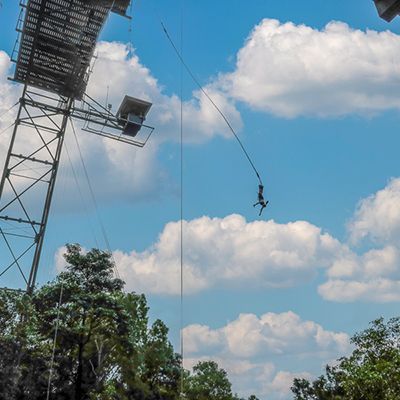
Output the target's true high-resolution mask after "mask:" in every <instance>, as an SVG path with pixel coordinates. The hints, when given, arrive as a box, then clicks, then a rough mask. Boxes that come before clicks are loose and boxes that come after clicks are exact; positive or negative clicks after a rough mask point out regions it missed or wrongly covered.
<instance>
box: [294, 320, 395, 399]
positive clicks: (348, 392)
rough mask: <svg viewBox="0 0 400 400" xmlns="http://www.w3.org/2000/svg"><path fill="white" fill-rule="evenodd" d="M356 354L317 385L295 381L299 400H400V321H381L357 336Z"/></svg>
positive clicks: (295, 395)
mask: <svg viewBox="0 0 400 400" xmlns="http://www.w3.org/2000/svg"><path fill="white" fill-rule="evenodd" d="M352 343H353V345H354V351H353V352H352V354H351V355H350V356H348V357H343V358H341V359H340V360H338V364H337V365H335V366H327V367H326V374H325V375H323V376H320V377H319V378H318V379H316V380H315V381H313V382H310V381H308V380H306V379H295V380H294V384H293V387H292V392H293V393H294V398H295V399H296V400H342V399H345V400H377V399H379V400H395V399H400V318H392V319H390V320H389V321H388V322H387V323H385V321H384V320H383V318H380V319H377V320H375V321H373V322H372V323H371V324H370V327H369V328H368V329H366V330H364V331H363V332H361V333H358V334H356V335H354V336H353V338H352Z"/></svg>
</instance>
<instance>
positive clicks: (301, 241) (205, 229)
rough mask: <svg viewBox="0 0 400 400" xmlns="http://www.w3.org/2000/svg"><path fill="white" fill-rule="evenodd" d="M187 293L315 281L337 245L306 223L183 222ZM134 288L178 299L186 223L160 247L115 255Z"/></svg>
mask: <svg viewBox="0 0 400 400" xmlns="http://www.w3.org/2000/svg"><path fill="white" fill-rule="evenodd" d="M183 230H184V231H183V235H184V240H185V250H184V275H185V290H186V293H188V294H190V293H196V292H199V291H201V290H205V289H208V288H212V287H214V286H216V285H217V284H219V285H227V286H237V285H239V284H240V285H244V284H245V283H249V284H251V285H252V286H258V287H270V288H271V287H289V286H293V285H296V284H298V283H299V282H302V281H308V280H309V279H311V278H313V277H314V276H315V274H316V272H317V270H318V268H322V267H327V266H328V265H329V264H330V262H331V260H332V258H333V257H334V256H336V255H337V254H340V253H342V252H346V247H345V246H342V245H341V244H340V243H339V242H338V241H337V240H336V239H334V238H333V237H332V236H330V235H329V234H327V233H323V232H322V231H321V229H320V228H318V227H316V226H314V225H312V224H310V223H308V222H304V221H297V222H293V223H288V224H278V223H276V222H274V221H255V222H246V220H245V219H244V218H243V217H242V216H240V215H230V216H227V217H225V218H209V217H201V218H197V219H194V220H192V221H184V222H183ZM114 257H115V260H116V262H117V264H118V268H119V270H120V272H121V274H122V276H123V278H124V279H125V280H126V281H127V284H128V287H129V288H132V289H135V290H138V291H145V292H147V293H158V294H178V293H179V290H180V286H179V274H180V222H171V223H168V224H167V225H166V226H165V227H164V230H163V232H162V233H161V234H160V236H159V239H158V241H157V242H156V243H155V244H154V245H153V246H151V247H150V248H148V249H147V250H145V251H143V252H136V251H132V252H131V253H123V252H121V251H116V252H115V253H114Z"/></svg>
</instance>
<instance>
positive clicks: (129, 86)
mask: <svg viewBox="0 0 400 400" xmlns="http://www.w3.org/2000/svg"><path fill="white" fill-rule="evenodd" d="M110 71H111V72H110ZM105 77H106V78H105ZM107 87H108V89H109V101H110V102H111V103H112V104H113V105H114V107H118V105H119V103H120V102H121V99H122V96H123V95H124V94H129V95H131V96H133V97H137V98H140V99H144V100H147V101H150V102H151V103H153V107H152V110H151V111H150V113H149V120H148V123H149V124H151V125H153V126H156V127H157V132H156V133H155V139H154V140H157V141H160V142H163V141H167V140H174V141H178V140H179V139H180V135H179V121H180V99H179V98H178V96H176V95H172V96H168V95H166V94H164V93H163V88H162V86H161V85H160V84H159V82H158V81H157V79H156V78H155V77H154V76H152V74H151V71H150V70H149V69H148V68H147V67H145V66H144V65H143V64H141V62H140V60H139V57H138V56H137V54H135V53H132V54H130V53H129V48H128V46H127V45H125V44H122V43H116V42H100V43H99V45H98V46H97V60H96V64H95V68H94V73H93V75H92V77H91V79H90V81H89V86H88V92H89V93H90V94H91V95H92V97H93V96H94V97H95V98H104V95H105V93H106V92H107ZM205 89H206V90H207V93H208V94H209V95H211V96H212V97H213V99H214V100H215V102H216V103H217V104H218V106H219V107H220V108H221V109H222V110H223V112H224V113H225V114H226V115H227V117H228V119H229V120H230V121H231V122H232V124H233V125H234V126H235V128H236V129H237V130H240V128H241V127H242V121H241V117H240V114H239V112H238V111H237V110H236V108H235V106H234V104H233V103H232V101H230V100H229V98H227V97H226V96H224V94H223V93H222V92H221V91H219V90H217V88H215V87H214V85H213V84H210V85H208V86H206V87H205ZM183 118H184V120H185V121H188V122H189V121H190V123H187V124H186V126H185V140H186V141H187V142H191V143H202V142H204V141H206V140H208V139H210V138H212V137H214V136H223V137H231V134H230V132H229V130H228V129H227V127H226V124H225V122H224V121H223V120H222V118H221V116H220V115H219V114H218V113H217V112H216V111H215V109H214V107H213V106H212V105H211V104H210V102H209V100H208V99H206V98H205V96H204V94H202V93H201V92H199V91H194V92H193V97H192V98H191V99H190V100H187V101H184V103H183Z"/></svg>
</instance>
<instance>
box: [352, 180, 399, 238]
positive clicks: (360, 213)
mask: <svg viewBox="0 0 400 400" xmlns="http://www.w3.org/2000/svg"><path fill="white" fill-rule="evenodd" d="M349 231H350V238H351V240H352V242H353V243H358V242H360V241H361V240H362V239H365V238H369V239H372V240H373V241H375V242H377V243H397V242H398V240H399V239H400V178H396V179H392V180H391V181H390V182H389V183H388V185H387V186H386V187H385V188H384V189H382V190H379V191H378V192H377V193H375V194H373V195H371V196H369V197H367V198H366V199H364V200H362V201H361V202H360V204H359V205H358V207H357V210H356V212H355V215H354V218H353V220H352V221H351V222H350V224H349Z"/></svg>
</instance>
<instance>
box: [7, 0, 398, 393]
mask: <svg viewBox="0 0 400 400" xmlns="http://www.w3.org/2000/svg"><path fill="white" fill-rule="evenodd" d="M349 3H350V4H349ZM18 12H19V10H18V6H17V2H14V1H11V0H5V1H4V2H3V8H2V9H1V11H0V26H1V35H0V50H2V52H1V53H0V55H1V58H0V73H1V76H0V88H1V90H2V91H1V93H0V112H1V111H2V110H3V109H6V106H5V105H6V104H11V103H12V101H11V100H13V99H14V101H15V99H16V98H18V94H19V93H20V90H21V88H20V87H18V86H16V85H13V84H11V83H9V82H7V81H6V80H5V77H6V76H8V75H11V73H12V69H11V68H12V67H11V66H10V65H9V62H8V58H7V55H6V54H8V55H10V53H11V50H12V48H13V45H14V40H15V37H16V33H15V31H14V28H15V21H16V19H17V15H18ZM182 12H183V54H184V57H185V60H186V62H187V63H188V64H189V65H190V66H191V68H192V70H193V72H194V74H195V75H196V77H198V79H199V81H200V82H201V84H202V85H204V87H205V88H206V90H207V91H208V92H209V93H210V94H211V95H212V96H213V97H214V98H215V99H216V101H217V102H218V104H219V105H221V107H222V108H223V109H224V111H225V112H226V114H227V115H228V117H229V118H230V119H231V120H232V123H233V124H234V126H235V127H236V128H237V129H238V131H239V132H240V136H241V138H242V140H243V142H244V144H245V146H246V148H247V149H248V151H249V153H250V154H251V155H252V157H253V159H254V162H255V164H256V165H257V167H258V169H259V171H260V173H261V175H262V177H263V181H264V183H265V186H266V193H267V197H268V199H269V200H270V206H269V208H268V209H267V210H266V211H265V212H264V214H263V216H262V218H258V213H257V211H256V210H255V209H254V208H253V207H252V204H253V203H254V202H255V198H256V195H257V184H258V182H257V179H256V178H255V176H254V174H253V172H252V170H251V168H250V167H249V165H248V163H247V161H246V159H245V158H244V156H243V154H242V153H241V151H240V149H239V147H238V145H237V143H236V142H235V141H234V140H233V139H232V137H231V135H230V133H229V131H228V130H227V128H226V126H225V125H224V123H223V122H222V121H221V120H220V117H219V116H218V114H217V113H215V111H214V110H213V109H212V108H211V107H210V106H209V105H208V104H207V102H206V101H204V99H202V98H201V96H199V94H198V92H197V87H196V85H195V84H194V83H193V82H192V81H191V79H190V77H188V76H187V74H184V78H183V100H184V107H185V115H184V136H185V145H184V187H183V198H184V220H185V221H186V223H185V235H184V236H185V241H184V244H185V247H184V255H185V265H186V267H185V268H187V269H185V286H186V295H185V300H184V309H185V326H186V328H185V335H186V336H185V337H186V343H187V349H186V355H187V361H186V364H187V366H188V367H190V365H192V364H193V363H194V362H196V361H197V360H199V359H203V358H210V357H211V358H214V359H216V360H218V361H219V363H220V364H221V365H222V366H224V367H225V368H226V369H227V370H228V371H229V373H230V376H231V379H232V381H233V383H234V389H235V390H236V391H238V392H239V393H241V394H244V395H245V394H248V393H250V392H255V393H256V394H257V395H258V396H259V397H260V399H263V400H264V399H267V398H268V399H287V398H290V395H289V394H288V392H287V388H288V385H290V380H291V379H292V377H293V375H295V376H307V377H312V376H315V375H318V374H319V373H321V372H322V368H323V365H324V363H326V362H330V361H332V360H334V359H335V358H337V357H338V356H341V355H343V354H345V353H346V352H348V351H350V346H349V344H348V337H349V335H352V334H353V333H354V332H356V331H358V330H361V329H364V328H365V327H366V326H367V324H368V322H369V321H371V320H372V319H374V318H377V317H379V316H385V317H390V316H395V315H396V313H397V308H398V302H399V301H400V297H399V295H398V294H397V293H398V287H399V285H400V281H399V277H398V271H399V266H400V265H399V263H400V255H399V254H400V248H399V247H398V239H399V238H400V183H399V181H398V180H397V179H396V178H397V177H399V176H400V166H399V164H398V155H397V148H398V146H399V144H400V139H399V135H398V133H397V127H398V125H399V108H400V97H399V94H398V93H399V90H398V89H399V86H400V81H399V77H400V56H399V54H400V52H399V48H400V37H399V36H397V35H395V34H394V33H393V34H390V33H384V32H385V31H386V30H387V29H389V28H390V29H392V30H393V32H397V31H398V29H399V24H398V22H397V21H394V22H393V23H392V24H391V25H390V26H389V25H388V24H386V23H385V22H384V21H382V20H380V19H379V18H378V16H377V14H376V11H375V8H374V5H373V2H372V1H364V0H353V1H352V2H344V1H342V2H337V1H333V0H326V1H324V2H321V1H317V0H309V1H307V2H293V1H289V0H283V1H280V2H274V1H270V0H263V1H261V0H253V1H252V2H243V1H239V0H232V1H229V2H228V1H219V2H214V1H209V0H204V1H201V2H198V1H195V0H190V1H189V0H184V1H176V2H161V1H143V0H140V1H137V2H135V3H134V4H133V16H134V18H133V21H132V32H131V33H130V32H129V22H128V21H126V20H123V19H121V18H120V17H117V16H112V17H111V18H110V20H109V22H108V24H107V26H106V27H105V29H104V31H103V33H102V37H101V40H102V43H101V44H100V45H99V49H98V60H97V62H96V65H95V68H94V73H93V76H92V78H91V81H90V84H89V88H88V90H89V92H90V93H91V94H93V95H94V96H95V97H96V98H98V99H99V100H100V101H104V99H105V94H106V91H107V86H108V87H109V91H110V99H111V101H112V103H113V106H114V109H115V108H117V107H118V103H119V101H120V99H122V97H123V95H124V94H126V93H127V94H132V95H134V96H136V97H143V98H146V99H149V100H151V101H152V102H153V103H154V107H153V110H152V112H151V113H150V115H149V122H150V123H151V124H153V125H154V126H155V128H156V131H155V134H154V136H153V138H152V140H151V142H150V145H149V146H148V147H146V148H144V149H140V150H136V149H132V148H128V147H127V146H123V145H119V144H115V143H114V144H110V143H105V142H103V141H101V140H100V139H99V138H97V137H95V138H92V137H89V136H88V135H89V134H87V133H85V132H80V133H79V138H80V141H81V146H82V149H83V153H84V156H85V161H86V164H87V167H88V172H89V175H90V177H91V180H92V184H93V188H94V192H95V193H96V197H97V203H98V208H99V214H100V215H101V220H102V222H103V224H104V226H105V227H106V230H107V234H108V237H109V240H110V244H111V248H112V250H113V251H114V252H115V254H114V257H115V259H116V261H117V265H118V268H119V270H120V273H121V275H122V276H123V277H124V279H125V280H126V281H127V284H128V287H129V289H131V290H138V291H144V292H145V293H146V294H147V296H148V299H149V303H150V305H151V315H152V317H153V318H161V319H163V320H164V321H166V322H167V324H168V325H169V327H170V328H171V340H172V341H173V342H174V343H178V335H179V329H180V325H179V324H180V322H179V296H178V294H179V293H178V292H177V288H178V286H179V276H178V275H177V273H176V272H177V267H178V264H177V262H178V261H179V260H178V258H177V251H178V248H179V224H178V223H177V222H178V221H179V219H180V215H179V210H180V203H179V174H180V164H179V160H180V154H179V98H178V97H179V94H180V91H181V87H180V71H181V67H180V65H179V62H178V60H177V58H176V55H175V54H174V52H173V50H172V48H171V46H170V44H169V43H168V41H167V39H166V37H165V36H164V34H163V32H162V30H161V28H160V21H159V18H160V17H161V18H162V20H163V21H164V22H165V24H166V25H167V26H168V29H169V31H170V33H171V36H172V37H173V38H174V39H175V40H176V42H177V44H178V45H179V37H180V24H181V13H182ZM278 21H279V22H278ZM333 21H336V22H333ZM327 24H329V25H328V26H327ZM344 24H347V25H344ZM130 41H131V44H132V46H133V48H134V50H133V51H132V52H131V53H128V48H129V47H128V46H127V43H129V42H130ZM243 82H244V83H243ZM7 118H12V116H8V117H7ZM6 122H7V120H4V121H1V122H0V124H1V125H0V127H3V126H6ZM8 137H9V136H8ZM0 139H1V140H0V147H1V153H2V154H4V152H5V151H6V148H7V143H8V139H7V137H6V135H2V137H1V138H0ZM66 143H67V148H68V151H69V153H70V154H71V158H72V164H73V165H74V169H75V170H76V172H77V173H78V175H79V182H80V185H81V187H82V191H83V201H82V200H81V199H80V197H79V195H78V192H77V189H76V185H75V184H74V183H73V174H72V171H71V168H70V165H69V162H68V159H67V157H65V154H64V158H63V166H62V168H61V170H60V174H59V179H58V182H57V190H56V193H55V198H54V203H53V212H52V215H51V218H50V221H49V226H48V232H47V237H46V241H45V248H44V252H43V256H42V265H41V270H40V274H39V281H40V283H43V282H46V281H47V280H49V279H51V278H52V277H53V276H54V275H55V273H56V267H55V264H57V260H58V264H59V266H60V260H59V257H57V256H55V255H56V254H59V253H60V248H61V247H62V246H63V245H64V244H65V243H67V242H79V243H81V244H82V246H84V247H86V248H90V247H93V246H96V241H97V243H99V245H100V246H101V247H103V248H105V243H104V238H102V235H101V228H100V226H99V221H98V217H97V216H96V211H95V206H94V205H93V202H92V200H91V198H90V195H89V192H88V190H87V188H86V184H85V180H84V176H83V171H82V167H81V165H80V161H79V158H78V157H77V149H76V148H75V147H74V146H75V145H74V141H73V140H72V135H71V132H69V138H68V137H67V142H66ZM2 157H3V156H2ZM2 160H3V158H2ZM71 182H72V183H71ZM0 257H1V256H0ZM55 259H56V260H55ZM13 279H14V278H13V277H10V278H9V281H8V282H7V284H8V285H13V284H14V283H15V282H13Z"/></svg>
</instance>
